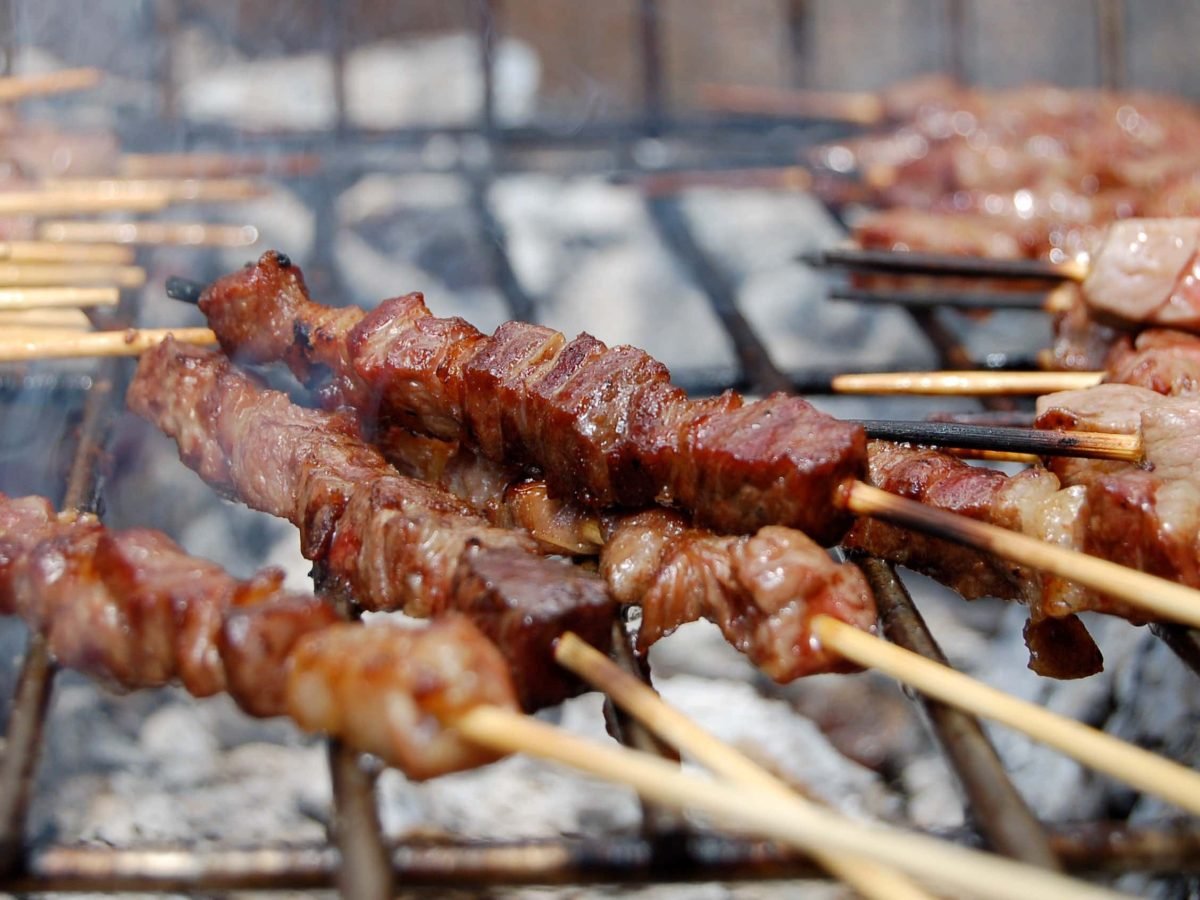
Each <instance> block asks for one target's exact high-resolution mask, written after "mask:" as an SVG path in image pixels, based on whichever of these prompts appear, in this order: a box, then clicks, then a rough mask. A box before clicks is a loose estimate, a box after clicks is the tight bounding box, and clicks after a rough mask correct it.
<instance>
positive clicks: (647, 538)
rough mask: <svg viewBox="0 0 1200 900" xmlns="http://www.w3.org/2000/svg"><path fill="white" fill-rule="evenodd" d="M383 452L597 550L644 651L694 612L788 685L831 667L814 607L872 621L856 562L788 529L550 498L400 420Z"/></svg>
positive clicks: (543, 533) (480, 505) (492, 513)
mask: <svg viewBox="0 0 1200 900" xmlns="http://www.w3.org/2000/svg"><path fill="white" fill-rule="evenodd" d="M381 449H383V450H384V451H385V454H386V457H387V459H388V461H389V462H390V463H392V465H394V466H396V467H397V468H398V470H399V471H400V472H401V473H402V474H404V475H408V476H409V477H412V478H419V479H421V480H422V481H431V482H434V483H435V484H437V485H438V486H440V487H442V488H445V489H446V490H448V491H450V492H451V493H453V494H455V495H456V496H458V497H459V498H461V499H463V500H466V501H467V502H468V503H470V504H471V505H472V507H474V508H475V509H476V510H477V511H478V512H480V513H481V514H482V515H485V516H487V517H488V519H489V521H491V522H492V524H494V525H499V526H502V527H519V528H524V529H525V530H527V531H529V532H530V534H531V535H533V536H534V538H535V539H537V540H538V542H539V543H540V544H541V545H542V546H543V547H544V548H548V549H549V550H550V552H555V553H570V554H573V555H578V556H591V555H596V554H598V555H599V557H600V574H601V575H603V576H604V578H605V580H606V581H607V583H608V586H609V590H610V591H611V592H612V594H613V596H614V597H615V598H616V599H617V600H618V601H620V602H622V603H626V604H629V605H635V606H641V607H642V619H641V627H640V629H639V631H638V645H639V647H640V648H641V649H642V650H646V649H649V647H650V646H651V645H652V644H653V643H654V642H655V641H657V640H659V639H660V638H662V637H664V636H666V635H667V634H670V633H671V632H672V631H674V630H675V629H676V628H678V627H679V626H680V625H682V624H683V623H685V622H690V621H693V620H695V619H699V618H704V619H708V620H709V621H711V622H714V623H715V624H717V625H718V627H720V629H721V631H722V632H723V633H724V635H725V637H726V639H727V640H728V641H729V642H730V643H731V644H733V645H734V646H735V647H737V648H738V649H739V650H741V651H742V652H743V653H745V654H746V655H747V656H748V657H750V659H751V661H753V662H754V663H755V665H757V666H759V668H761V669H762V670H763V671H764V672H765V673H766V674H768V675H769V676H771V677H772V678H774V679H775V680H776V681H779V682H787V681H791V680H793V679H795V678H798V677H800V676H802V675H808V674H814V673H816V672H826V671H834V670H838V669H840V668H841V665H842V664H841V662H840V660H839V659H838V658H837V657H836V656H834V655H832V654H828V653H826V652H825V651H823V650H818V649H816V648H815V647H813V646H812V642H811V641H810V640H809V637H810V635H809V632H808V625H807V623H808V621H809V620H811V618H812V617H813V616H815V615H816V614H817V613H818V612H820V611H821V610H822V609H824V610H825V611H827V612H828V613H829V614H830V615H832V616H833V617H834V618H837V619H841V620H842V621H848V622H852V623H853V624H855V626H856V627H858V628H861V629H863V630H865V631H872V630H873V629H874V623H875V603H874V600H873V598H872V597H871V593H870V590H869V588H868V587H867V584H866V582H865V580H864V579H863V578H862V577H861V573H860V572H859V570H858V569H857V568H856V567H853V566H845V565H841V564H838V563H836V562H835V561H834V560H833V559H831V558H830V556H829V554H828V553H826V552H825V551H824V550H822V549H821V548H820V547H818V546H817V545H816V544H814V543H813V542H812V541H811V540H810V539H809V538H807V537H805V535H804V534H803V533H802V532H799V531H796V530H795V529H792V528H782V527H779V526H766V527H763V528H760V529H759V530H758V531H757V532H756V533H755V534H753V535H740V536H725V535H717V534H714V533H712V532H710V531H707V530H705V529H702V528H697V527H695V526H694V525H692V523H691V522H689V521H688V519H687V518H686V517H685V516H683V515H682V514H681V513H679V512H677V511H675V510H667V509H661V508H659V509H652V510H649V511H642V512H629V511H625V510H605V511H599V512H597V511H594V510H588V509H585V508H583V507H580V506H578V505H576V504H573V503H567V502H563V501H559V500H555V499H552V498H551V497H550V496H549V495H548V491H547V488H546V484H545V482H542V481H535V480H533V479H530V478H526V477H523V476H522V475H521V473H519V472H516V471H513V470H512V469H505V468H503V467H501V466H497V465H496V464H494V463H491V462H490V461H489V460H486V459H482V458H480V457H479V456H478V455H477V454H475V453H473V452H472V451H471V450H470V449H469V448H466V447H463V446H461V445H458V444H454V443H451V442H448V441H439V440H437V439H435V438H424V437H421V436H419V435H413V434H411V433H407V432H403V430H402V429H392V430H391V431H390V432H389V434H388V436H387V438H386V439H385V440H384V441H382V442H381ZM781 572H782V573H787V574H786V577H783V578H781V577H780V576H779V574H778V573H781Z"/></svg>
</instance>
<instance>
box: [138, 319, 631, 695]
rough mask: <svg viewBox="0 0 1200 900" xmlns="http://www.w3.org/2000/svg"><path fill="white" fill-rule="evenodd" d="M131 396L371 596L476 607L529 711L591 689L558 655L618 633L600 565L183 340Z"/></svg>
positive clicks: (158, 356)
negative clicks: (568, 636)
mask: <svg viewBox="0 0 1200 900" xmlns="http://www.w3.org/2000/svg"><path fill="white" fill-rule="evenodd" d="M129 405H130V408H131V409H133V411H134V412H136V413H138V414H139V415H141V416H143V417H144V418H146V419H148V420H150V421H151V422H153V423H154V424H156V425H158V426H159V427H160V428H161V429H163V430H164V431H165V432H166V433H167V434H168V435H169V436H171V437H173V438H174V439H175V440H176V442H177V443H178V444H179V448H180V455H181V456H182V458H183V459H184V461H185V462H186V463H187V464H188V465H189V466H191V467H192V468H194V469H195V470H196V471H197V472H198V473H199V474H200V476H201V477H202V478H204V479H205V480H206V481H207V482H208V483H209V484H210V485H212V486H213V487H214V488H216V489H217V490H218V491H219V492H221V493H223V494H225V495H226V496H229V497H233V498H236V499H239V500H241V501H242V502H244V503H246V504H247V505H248V506H251V507H253V508H255V509H259V510H262V511H264V512H269V513H271V514H273V515H277V516H280V517H282V518H286V519H289V520H290V521H292V522H293V523H294V524H295V525H296V526H297V527H298V528H299V529H300V538H301V549H302V551H303V553H304V555H305V556H306V557H307V558H309V559H312V560H314V561H319V562H320V563H321V564H322V565H323V566H324V568H325V570H326V572H327V574H328V575H329V577H330V578H331V579H332V581H333V582H334V583H335V584H336V585H338V586H340V587H341V588H343V589H345V590H346V591H347V593H348V594H349V595H350V596H351V597H353V598H354V599H355V600H356V601H357V602H358V603H360V604H361V605H362V606H364V607H365V608H367V609H391V610H403V611H404V612H406V613H409V614H410V615H414V616H418V617H431V616H438V615H441V614H443V613H445V612H447V611H449V610H451V609H455V610H458V611H459V612H462V613H464V614H466V615H467V616H469V617H470V618H471V619H472V621H474V622H475V624H477V625H478V626H479V627H480V628H481V630H482V631H483V632H484V633H485V634H487V635H488V637H490V638H491V639H492V640H494V641H495V642H496V643H497V644H498V645H499V646H500V648H501V650H502V652H503V653H504V654H505V657H506V658H507V659H508V660H509V663H510V666H511V668H512V671H513V678H514V682H515V683H516V685H517V689H518V692H519V694H520V697H521V700H522V703H523V704H524V706H525V707H526V708H528V709H539V708H541V707H543V706H548V705H551V704H553V703H556V702H558V701H560V700H562V699H563V698H565V697H567V696H570V695H571V694H572V693H574V692H577V691H578V690H579V688H580V685H579V684H578V682H576V681H575V680H574V679H572V678H570V677H568V676H567V674H566V673H565V672H563V671H562V670H559V669H558V668H557V667H556V666H555V665H554V663H553V659H552V653H551V646H552V644H553V642H554V640H555V639H556V638H557V637H558V635H559V634H561V633H562V632H564V631H567V630H572V631H576V632H578V633H579V634H580V635H581V636H584V637H585V639H586V640H588V642H589V643H593V644H594V645H597V646H600V647H607V646H608V645H609V642H610V641H611V623H612V619H613V615H614V612H615V606H614V603H613V601H612V599H611V598H610V597H609V596H608V593H607V591H606V589H605V587H604V583H603V582H602V581H601V580H600V579H599V578H598V577H596V576H595V575H593V574H589V573H586V572H584V571H583V570H581V569H579V568H578V567H575V566H571V565H569V564H567V563H564V562H561V561H555V560H551V559H546V558H544V557H542V556H540V555H537V554H536V553H535V552H534V551H535V546H534V542H533V541H532V539H530V538H529V537H528V536H527V535H525V534H522V533H520V532H517V531H512V530H507V529H500V528H494V527H492V526H490V525H489V524H488V523H487V521H486V520H484V519H483V518H482V517H480V516H478V515H476V514H475V513H474V512H473V511H472V510H471V509H470V508H469V507H468V506H467V505H466V504H465V503H463V502H462V501H460V500H458V499H457V498H455V497H453V496H451V495H450V494H448V493H446V492H445V491H442V490H440V489H438V488H436V487H433V486H431V485H428V484H425V483H423V482H420V481H416V480H414V479H410V478H404V477H402V476H400V475H398V474H397V473H396V472H395V470H393V469H392V468H391V467H390V466H389V465H388V464H387V462H386V461H385V460H384V459H383V458H382V457H381V456H380V455H379V454H378V452H377V451H375V450H374V449H373V448H371V447H369V446H367V445H365V444H363V443H362V442H361V441H360V440H359V438H358V428H357V425H356V423H355V422H354V420H353V418H352V417H351V416H349V415H345V414H343V415H338V414H329V413H323V412H320V411H316V410H307V409H302V408H301V407H298V406H295V405H294V404H292V403H291V401H290V400H289V399H288V398H287V397H286V396H285V395H284V394H281V393H278V392H276V391H266V390H264V389H263V388H261V387H260V386H259V385H257V384H256V383H255V382H253V381H252V380H251V379H249V378H248V377H246V376H245V375H244V374H242V373H241V372H239V371H237V370H236V369H235V368H234V367H233V366H232V365H231V364H230V363H229V362H228V360H226V359H225V358H224V357H223V356H221V355H220V354H219V353H216V352H213V351H205V350H196V351H195V352H192V351H191V350H189V349H187V348H185V347H183V346H181V345H178V344H175V343H174V342H173V341H167V342H165V343H163V344H162V345H160V346H159V347H157V348H155V349H154V350H151V351H150V352H149V353H147V354H146V355H144V356H143V357H142V359H141V363H140V365H139V367H138V371H137V375H136V376H135V378H134V380H133V382H132V384H131V385H130V389H129Z"/></svg>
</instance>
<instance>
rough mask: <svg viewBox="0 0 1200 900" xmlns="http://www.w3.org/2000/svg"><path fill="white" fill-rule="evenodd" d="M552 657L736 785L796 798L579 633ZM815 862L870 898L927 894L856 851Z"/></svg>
mask: <svg viewBox="0 0 1200 900" xmlns="http://www.w3.org/2000/svg"><path fill="white" fill-rule="evenodd" d="M554 658H555V659H556V660H557V661H558V663H559V664H560V665H562V666H565V667H566V668H568V669H570V670H571V671H572V672H574V673H575V674H576V675H578V676H579V677H580V678H582V679H583V680H584V681H586V682H587V683H588V684H590V685H591V686H592V687H594V688H596V690H599V691H602V692H604V693H605V694H607V695H608V696H609V697H611V698H612V699H613V701H614V702H615V703H616V704H617V705H618V706H620V707H621V708H622V709H624V710H625V711H626V712H628V713H629V714H630V715H632V716H633V717H634V718H636V719H637V720H638V721H639V722H641V723H642V724H643V725H645V726H646V727H647V728H649V729H650V730H651V731H653V732H654V733H655V734H657V735H658V736H659V737H660V738H662V739H663V740H665V741H666V742H667V743H669V744H672V745H673V746H675V747H676V748H677V749H679V750H681V751H683V752H685V753H688V754H690V755H691V756H692V757H694V758H695V759H696V760H697V761H698V762H700V763H701V764H702V765H704V766H705V767H706V768H708V769H711V770H712V771H713V772H716V773H717V774H718V775H721V776H723V777H725V778H727V779H729V780H730V781H732V782H734V783H735V784H744V785H746V786H748V787H758V788H761V789H762V790H765V791H769V792H770V793H772V794H773V795H775V796H778V797H783V798H784V799H786V800H801V801H803V800H804V798H802V797H800V796H799V795H798V794H796V792H795V791H793V790H792V789H791V788H790V787H789V786H788V785H787V784H785V783H784V782H783V781H781V780H780V779H778V778H776V777H775V776H774V775H772V774H771V773H770V772H768V771H767V770H766V769H764V768H762V766H759V765H757V764H756V763H754V762H753V761H752V760H750V759H749V758H748V757H747V756H745V755H744V754H742V753H739V752H738V751H737V750H735V749H734V748H733V747H731V746H729V745H728V744H726V743H724V742H723V741H720V740H718V739H717V738H715V737H713V736H712V735H711V734H709V733H708V732H707V731H705V730H704V729H703V728H701V727H700V726H699V725H697V724H696V723H695V722H694V721H692V720H691V719H689V718H688V717H687V716H685V715H684V714H683V713H681V712H680V711H679V710H677V709H675V708H674V707H673V706H671V705H669V704H668V703H666V702H665V701H663V699H662V698H661V697H659V695H658V694H657V693H655V692H654V690H653V689H652V688H650V687H649V686H648V685H645V684H643V683H642V682H641V681H639V680H638V679H637V678H635V677H634V676H632V675H630V674H629V673H628V672H626V671H625V670H624V669H622V668H621V667H620V666H618V665H616V664H615V663H614V662H613V661H612V660H610V659H609V658H608V657H606V656H605V655H604V654H602V653H600V652H599V651H597V650H596V649H595V648H594V647H592V646H591V645H590V644H588V643H586V642H585V641H584V640H583V639H582V638H580V637H579V635H577V634H574V633H572V632H567V633H566V634H564V635H563V636H562V637H560V638H559V639H558V643H557V644H556V645H555V649H554ZM813 856H814V857H815V858H816V860H817V862H819V863H820V864H821V865H822V866H824V867H825V868H826V869H827V870H828V871H829V873H830V874H831V875H834V876H835V877H837V878H838V879H839V880H840V881H842V882H844V883H846V884H848V885H849V886H850V887H852V888H854V890H856V891H858V893H859V894H861V895H862V896H864V897H867V898H871V900H884V898H889V900H903V898H907V900H920V898H928V897H929V895H928V894H927V893H926V892H925V891H923V890H921V889H920V888H918V887H917V886H916V885H914V884H912V883H911V882H909V881H908V879H906V878H904V877H903V876H902V875H900V874H899V873H897V872H895V871H890V870H888V869H885V868H881V867H879V866H876V865H875V864H874V863H871V862H869V861H866V860H864V859H862V858H861V857H858V856H842V855H839V854H828V853H822V852H820V851H817V852H816V853H814V854H813Z"/></svg>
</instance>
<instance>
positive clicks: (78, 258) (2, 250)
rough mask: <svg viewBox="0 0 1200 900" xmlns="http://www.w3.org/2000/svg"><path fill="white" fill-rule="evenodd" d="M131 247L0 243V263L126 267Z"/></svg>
mask: <svg viewBox="0 0 1200 900" xmlns="http://www.w3.org/2000/svg"><path fill="white" fill-rule="evenodd" d="M135 256H136V254H135V252H134V250H133V248H132V247H121V246H118V245H116V244H78V243H64V242H56V241H0V259H3V260H8V261H9V262H81V263H108V264H110V265H129V264H130V263H132V262H133V260H134V257H135Z"/></svg>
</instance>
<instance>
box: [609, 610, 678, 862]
mask: <svg viewBox="0 0 1200 900" xmlns="http://www.w3.org/2000/svg"><path fill="white" fill-rule="evenodd" d="M612 655H613V658H614V659H615V660H616V662H617V664H618V665H619V666H620V667H621V668H622V669H624V670H625V671H626V672H629V673H630V674H632V675H635V676H637V678H639V679H640V680H641V681H642V682H643V683H645V684H646V685H649V686H650V687H653V685H652V684H651V683H650V667H649V665H648V664H647V662H646V660H645V659H644V658H643V657H639V656H638V655H637V652H636V650H635V648H634V646H633V636H632V635H631V634H630V633H629V632H628V631H627V630H626V628H625V625H624V623H623V622H622V621H620V620H619V619H618V621H616V622H614V623H613V651H612ZM604 719H605V722H606V723H607V724H608V729H609V732H610V733H611V734H613V735H615V736H616V738H617V740H619V741H620V742H621V743H622V744H624V745H625V746H626V747H629V748H630V749H632V750H640V751H642V752H645V753H653V754H655V755H657V756H660V757H662V758H663V759H667V760H670V761H672V762H675V763H678V762H679V761H680V760H679V754H678V753H677V752H676V751H675V749H674V748H673V747H671V746H670V745H669V744H667V743H665V742H664V741H661V740H659V738H658V736H657V735H655V734H654V733H653V732H651V731H650V730H649V729H647V728H646V727H645V726H644V725H642V723H640V722H639V721H637V720H636V719H635V718H634V717H633V716H631V715H629V714H628V713H626V712H625V711H624V710H622V709H621V708H619V707H618V706H617V705H616V704H615V703H613V702H612V700H611V698H609V697H605V698H604ZM639 799H640V798H639ZM640 803H641V807H642V836H643V837H645V838H647V839H648V840H651V841H656V842H663V841H670V842H672V843H674V842H677V841H678V840H680V839H682V838H683V836H684V834H685V832H686V830H687V824H686V823H685V821H684V818H683V816H682V815H680V814H679V813H678V812H676V811H675V810H673V809H669V808H667V807H664V806H659V805H658V804H655V803H651V802H648V801H646V800H644V799H640Z"/></svg>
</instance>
